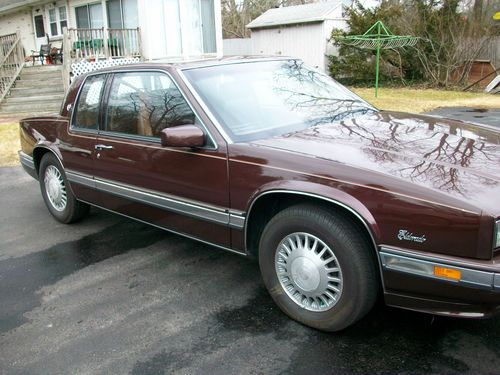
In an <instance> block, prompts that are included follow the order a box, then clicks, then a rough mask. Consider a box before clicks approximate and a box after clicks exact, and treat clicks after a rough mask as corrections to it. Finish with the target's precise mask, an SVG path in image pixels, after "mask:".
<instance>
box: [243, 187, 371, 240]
mask: <svg viewBox="0 0 500 375" xmlns="http://www.w3.org/2000/svg"><path fill="white" fill-rule="evenodd" d="M279 193H281V194H295V195H303V196H305V197H309V198H315V199H319V200H324V201H325V202H330V203H331V204H333V205H336V206H338V207H342V208H344V209H345V210H347V211H349V212H350V213H351V214H353V215H354V216H355V217H356V218H358V219H359V220H360V221H361V223H362V224H363V225H364V226H365V227H366V228H367V230H368V232H369V234H370V236H371V237H372V240H373V242H374V245H375V246H377V244H378V243H380V236H381V233H380V229H379V226H378V225H377V222H376V220H375V218H374V217H373V215H372V214H371V213H370V211H369V210H368V209H367V208H366V206H365V205H364V204H363V203H362V202H360V201H359V200H358V199H356V198H355V197H353V196H351V195H349V194H347V193H346V192H344V191H341V190H339V189H336V188H333V187H331V186H327V185H322V184H318V183H314V182H308V181H296V180H292V181H286V180H280V181H272V182H269V183H267V184H265V185H262V186H261V187H259V189H257V190H256V191H255V192H253V194H252V195H251V196H250V198H249V200H248V202H247V215H246V216H247V220H246V224H245V225H247V223H248V218H250V216H251V214H252V209H253V207H254V206H255V203H256V202H258V200H259V199H260V198H262V197H263V196H266V195H269V194H279ZM245 232H246V228H245ZM245 237H246V235H245Z"/></svg>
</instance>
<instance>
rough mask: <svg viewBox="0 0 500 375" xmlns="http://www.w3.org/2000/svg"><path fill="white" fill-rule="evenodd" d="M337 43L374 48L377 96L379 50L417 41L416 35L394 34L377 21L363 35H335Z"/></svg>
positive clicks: (406, 45)
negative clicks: (375, 54) (375, 52)
mask: <svg viewBox="0 0 500 375" xmlns="http://www.w3.org/2000/svg"><path fill="white" fill-rule="evenodd" d="M334 38H335V39H336V40H337V41H338V42H339V43H343V44H346V45H349V46H353V47H357V48H364V49H376V50H377V62H376V68H375V97H378V76H379V67H380V50H381V49H391V48H402V47H408V46H414V45H415V44H417V42H418V39H419V38H418V37H415V36H409V35H394V34H392V33H391V32H390V31H389V29H388V28H387V27H385V25H384V24H383V23H382V21H377V22H375V23H374V24H373V26H372V27H370V28H369V29H368V30H367V31H366V32H365V33H364V34H363V35H348V36H340V35H339V36H335V37H334Z"/></svg>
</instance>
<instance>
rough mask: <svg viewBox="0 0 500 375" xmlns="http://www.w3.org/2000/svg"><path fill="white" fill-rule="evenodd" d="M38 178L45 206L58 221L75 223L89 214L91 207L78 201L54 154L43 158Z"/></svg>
mask: <svg viewBox="0 0 500 375" xmlns="http://www.w3.org/2000/svg"><path fill="white" fill-rule="evenodd" d="M38 176H39V177H38V179H39V182H40V189H41V191H42V197H43V200H44V201H45V205H46V206H47V208H48V209H49V211H50V213H51V214H52V216H54V218H56V219H57V220H58V221H60V222H61V223H65V224H69V223H73V222H75V221H78V220H80V219H81V218H83V217H84V216H85V215H86V214H87V213H88V212H89V205H88V204H86V203H82V202H80V201H78V200H77V199H76V198H75V196H74V195H73V192H72V191H71V189H70V188H69V186H68V183H67V180H66V176H65V174H64V171H63V168H62V166H61V163H59V161H58V160H57V158H56V157H55V156H54V155H53V154H51V153H47V154H45V155H44V156H43V158H42V161H41V162H40V170H39V173H38Z"/></svg>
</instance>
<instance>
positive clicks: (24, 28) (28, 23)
mask: <svg viewBox="0 0 500 375" xmlns="http://www.w3.org/2000/svg"><path fill="white" fill-rule="evenodd" d="M16 31H19V32H20V34H21V41H22V43H23V46H24V50H25V51H26V55H30V54H31V50H33V49H35V36H34V35H35V32H34V30H33V22H32V17H31V10H29V9H27V10H22V11H19V12H15V13H9V14H2V15H0V35H6V34H12V33H15V32H16Z"/></svg>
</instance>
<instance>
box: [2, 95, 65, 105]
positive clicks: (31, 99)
mask: <svg viewBox="0 0 500 375" xmlns="http://www.w3.org/2000/svg"><path fill="white" fill-rule="evenodd" d="M63 98H64V93H60V94H50V95H47V94H45V93H44V94H38V95H33V96H23V95H19V96H18V95H11V96H9V97H8V98H6V99H5V101H4V103H5V104H15V103H37V102H46V101H48V102H50V101H52V100H59V101H62V100H63Z"/></svg>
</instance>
